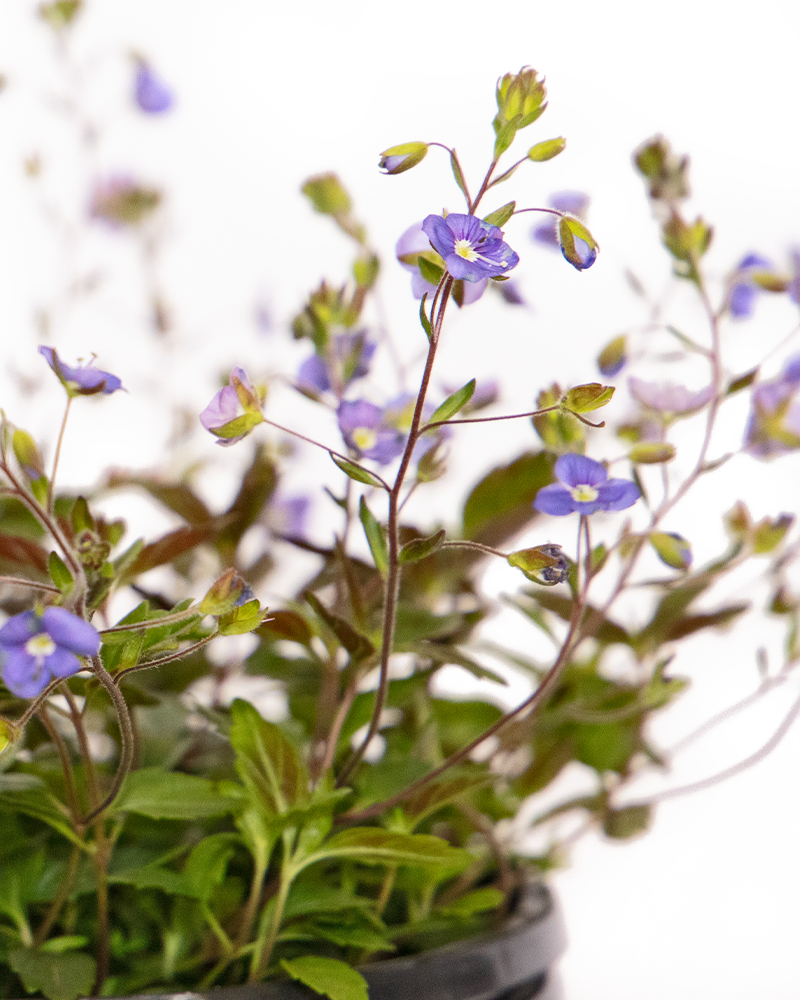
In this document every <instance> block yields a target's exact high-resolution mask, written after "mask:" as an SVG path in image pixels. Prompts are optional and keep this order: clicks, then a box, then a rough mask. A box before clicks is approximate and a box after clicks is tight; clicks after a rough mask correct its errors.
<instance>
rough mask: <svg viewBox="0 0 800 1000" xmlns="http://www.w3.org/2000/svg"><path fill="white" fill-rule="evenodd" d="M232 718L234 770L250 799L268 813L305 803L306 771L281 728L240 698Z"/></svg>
mask: <svg viewBox="0 0 800 1000" xmlns="http://www.w3.org/2000/svg"><path fill="white" fill-rule="evenodd" d="M231 718H232V719H233V725H232V726H231V733H230V740H231V744H232V745H233V748H234V750H235V751H236V770H237V772H238V774H239V777H240V778H241V779H242V782H243V783H244V785H245V787H246V788H247V789H248V791H249V792H250V795H251V798H252V800H253V802H254V803H255V804H257V805H259V806H261V808H262V809H265V810H266V811H267V813H268V814H270V815H280V814H281V813H285V812H287V811H288V810H289V809H291V808H292V807H293V806H296V805H299V804H301V803H303V802H305V800H306V798H307V796H308V773H307V772H306V769H305V766H304V765H303V763H302V761H301V760H300V759H299V757H298V756H297V753H296V752H295V749H294V747H293V746H292V745H291V743H289V741H288V740H287V739H286V737H285V736H284V735H283V733H282V732H281V730H280V729H279V728H278V727H277V726H276V725H274V724H273V723H271V722H267V721H266V719H262V718H261V716H260V715H259V714H258V712H257V711H256V709H255V708H254V707H253V706H252V705H251V704H250V703H249V702H247V701H242V699H241V698H237V699H236V701H234V703H233V705H231Z"/></svg>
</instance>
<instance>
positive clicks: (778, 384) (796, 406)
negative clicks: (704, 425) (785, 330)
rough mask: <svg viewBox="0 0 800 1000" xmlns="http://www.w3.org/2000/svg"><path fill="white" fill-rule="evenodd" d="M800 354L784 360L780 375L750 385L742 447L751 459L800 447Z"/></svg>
mask: <svg viewBox="0 0 800 1000" xmlns="http://www.w3.org/2000/svg"><path fill="white" fill-rule="evenodd" d="M798 391H800V354H798V355H795V356H794V357H792V358H789V360H788V361H787V362H786V364H785V365H784V367H783V371H782V372H781V374H780V375H779V376H778V377H777V378H774V379H768V380H765V381H764V382H759V383H758V384H757V385H755V386H754V387H753V393H752V397H751V410H750V416H749V418H748V421H747V428H746V429H745V432H744V450H745V451H746V452H747V453H748V454H750V455H752V456H753V457H754V458H771V457H772V456H774V455H781V454H783V453H785V452H787V451H796V450H797V449H798V448H800V402H798V400H797V394H798Z"/></svg>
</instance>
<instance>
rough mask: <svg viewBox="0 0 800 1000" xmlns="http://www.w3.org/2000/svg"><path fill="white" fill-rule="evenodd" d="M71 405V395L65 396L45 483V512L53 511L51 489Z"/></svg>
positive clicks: (52, 488)
mask: <svg viewBox="0 0 800 1000" xmlns="http://www.w3.org/2000/svg"><path fill="white" fill-rule="evenodd" d="M70 406H72V396H67V406H66V409H65V410H64V418H63V419H62V421H61V429H60V430H59V432H58V442H57V444H56V453H55V456H54V458H53V471H52V472H51V473H50V482H49V483H48V484H47V513H48V514H52V513H53V490H54V488H55V482H56V473H57V472H58V461H59V459H60V458H61V445H62V444H63V442H64V431H65V430H66V429H67V417H68V416H69V408H70Z"/></svg>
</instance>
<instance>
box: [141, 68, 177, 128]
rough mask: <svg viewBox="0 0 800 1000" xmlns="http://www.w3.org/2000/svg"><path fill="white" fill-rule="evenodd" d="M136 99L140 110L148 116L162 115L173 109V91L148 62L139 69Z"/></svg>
mask: <svg viewBox="0 0 800 1000" xmlns="http://www.w3.org/2000/svg"><path fill="white" fill-rule="evenodd" d="M134 97H135V99H136V104H137V105H138V107H139V109H140V110H141V111H144V112H145V114H148V115H160V114H162V113H163V112H164V111H169V109H170V108H171V107H172V100H173V98H172V91H171V90H170V89H169V87H167V85H166V84H165V83H164V81H163V80H160V79H159V78H158V77H157V76H156V75H155V73H154V72H153V70H152V69H151V68H150V66H148V64H147V63H146V62H140V63H139V65H138V67H137V70H136V82H135V84H134Z"/></svg>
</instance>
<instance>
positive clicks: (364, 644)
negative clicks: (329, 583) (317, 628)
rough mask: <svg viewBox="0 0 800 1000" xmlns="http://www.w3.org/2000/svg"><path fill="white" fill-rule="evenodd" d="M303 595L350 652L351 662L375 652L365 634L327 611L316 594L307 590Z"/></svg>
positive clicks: (360, 659) (359, 660)
mask: <svg viewBox="0 0 800 1000" xmlns="http://www.w3.org/2000/svg"><path fill="white" fill-rule="evenodd" d="M303 596H304V597H305V599H306V600H307V601H308V603H309V604H310V605H311V607H312V608H313V609H314V611H316V613H317V614H318V615H319V616H320V618H321V619H322V620H323V621H324V622H325V624H326V625H327V626H328V628H329V629H331V631H332V632H333V634H334V635H335V636H336V638H337V639H338V640H339V642H340V643H341V644H342V645H343V646H344V648H345V649H346V650H347V652H348V653H349V654H350V660H351V662H352V661H353V660H356V661H358V662H361V661H362V660H365V659H366V658H367V657H368V656H371V655H372V653H374V652H375V647H374V646H373V645H372V643H371V642H370V641H369V639H368V638H367V637H366V636H365V635H362V634H361V633H360V632H357V631H356V630H355V629H354V628H353V626H352V625H351V624H350V623H349V622H346V621H345V620H344V619H343V618H339V616H338V615H334V614H333V613H332V612H330V611H328V609H327V608H326V607H325V605H324V604H323V603H322V602H321V601H320V599H319V598H318V597H317V596H316V594H314V593H312V592H311V591H310V590H307V591H306V592H305V593H304V594H303Z"/></svg>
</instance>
